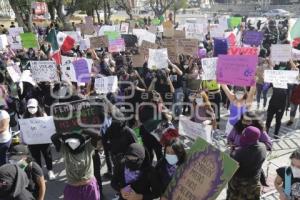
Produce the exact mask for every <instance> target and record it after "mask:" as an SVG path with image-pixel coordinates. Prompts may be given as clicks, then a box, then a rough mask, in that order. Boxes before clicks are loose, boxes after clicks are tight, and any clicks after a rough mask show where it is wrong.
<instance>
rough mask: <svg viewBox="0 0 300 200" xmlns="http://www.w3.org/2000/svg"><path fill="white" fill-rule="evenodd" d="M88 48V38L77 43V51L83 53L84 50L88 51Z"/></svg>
mask: <svg viewBox="0 0 300 200" xmlns="http://www.w3.org/2000/svg"><path fill="white" fill-rule="evenodd" d="M90 47H91V42H90V39H89V38H87V39H83V40H80V41H79V49H80V50H81V51H85V50H87V49H89V48H90Z"/></svg>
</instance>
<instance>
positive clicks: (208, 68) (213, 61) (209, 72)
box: [201, 58, 218, 80]
mask: <svg viewBox="0 0 300 200" xmlns="http://www.w3.org/2000/svg"><path fill="white" fill-rule="evenodd" d="M217 61H218V58H203V59H202V60H201V63H202V69H203V72H204V73H203V75H202V80H216V79H217V77H216V71H217Z"/></svg>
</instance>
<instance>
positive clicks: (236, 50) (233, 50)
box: [228, 46, 258, 56]
mask: <svg viewBox="0 0 300 200" xmlns="http://www.w3.org/2000/svg"><path fill="white" fill-rule="evenodd" d="M228 55H233V56H235V55H245V56H246V55H248V56H250V55H253V56H255V55H258V49H257V48H256V47H235V46H233V47H230V48H229V49H228Z"/></svg>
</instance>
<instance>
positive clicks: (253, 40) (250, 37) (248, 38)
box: [243, 31, 264, 46]
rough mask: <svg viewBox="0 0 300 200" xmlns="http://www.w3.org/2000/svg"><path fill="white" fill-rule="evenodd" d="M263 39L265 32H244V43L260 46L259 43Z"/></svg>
mask: <svg viewBox="0 0 300 200" xmlns="http://www.w3.org/2000/svg"><path fill="white" fill-rule="evenodd" d="M263 39H264V34H263V32H258V31H246V32H245V33H244V38H243V42H244V44H249V45H254V46H259V45H261V43H262V41H263Z"/></svg>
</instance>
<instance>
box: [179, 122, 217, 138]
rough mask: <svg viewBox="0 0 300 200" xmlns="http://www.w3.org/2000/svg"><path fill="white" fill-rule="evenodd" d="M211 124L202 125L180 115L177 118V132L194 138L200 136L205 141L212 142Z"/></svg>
mask: <svg viewBox="0 0 300 200" xmlns="http://www.w3.org/2000/svg"><path fill="white" fill-rule="evenodd" d="M211 132H212V126H211V125H204V124H201V123H196V122H193V121H191V120H190V119H189V118H188V117H186V116H180V118H179V134H180V135H184V136H186V137H189V138H192V139H193V140H196V139H197V138H199V137H200V138H202V139H204V140H205V141H207V142H209V143H212V139H211Z"/></svg>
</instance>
